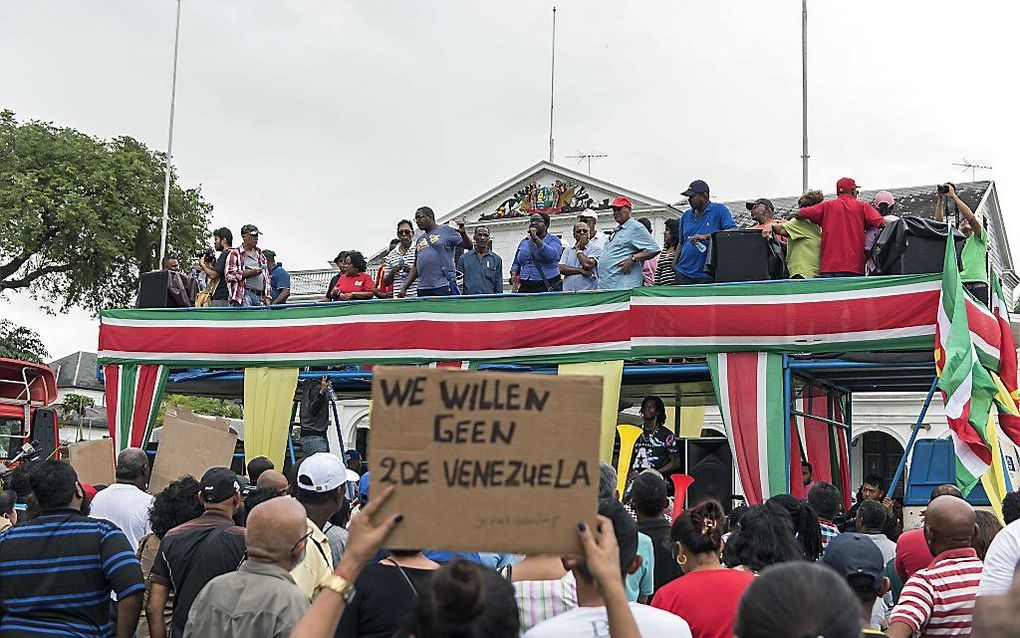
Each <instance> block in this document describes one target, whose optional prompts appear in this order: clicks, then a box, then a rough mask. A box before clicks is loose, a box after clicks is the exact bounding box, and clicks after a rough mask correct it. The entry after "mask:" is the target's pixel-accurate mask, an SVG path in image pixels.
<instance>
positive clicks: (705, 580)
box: [652, 500, 754, 638]
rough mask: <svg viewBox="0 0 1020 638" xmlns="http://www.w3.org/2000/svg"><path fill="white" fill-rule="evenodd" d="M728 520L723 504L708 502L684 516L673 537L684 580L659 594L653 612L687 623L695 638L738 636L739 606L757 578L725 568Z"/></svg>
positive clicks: (654, 599) (670, 585)
mask: <svg viewBox="0 0 1020 638" xmlns="http://www.w3.org/2000/svg"><path fill="white" fill-rule="evenodd" d="M725 524H726V514H725V513H724V512H723V508H722V506H721V505H720V504H719V502H718V501H714V500H708V501H702V502H701V503H698V504H697V505H695V506H694V507H692V508H690V509H687V510H685V511H684V512H683V513H682V514H680V516H678V517H677V519H676V521H675V522H674V523H673V529H672V530H671V532H670V538H671V539H672V540H673V546H674V548H673V551H674V554H675V556H676V562H677V563H678V564H679V565H680V569H682V570H683V572H684V575H683V576H681V577H680V578H677V579H676V580H674V581H673V582H671V583H669V584H667V585H666V586H664V587H662V588H661V589H659V591H658V592H656V594H655V598H653V599H652V607H657V608H659V609H662V610H665V611H668V612H671V613H674V614H676V615H677V616H680V617H681V618H683V619H684V620H686V621H687V624H688V625H690V627H691V635H692V637H693V638H723V637H729V636H732V635H733V623H734V620H735V619H736V617H737V604H738V603H739V602H740V597H741V595H743V593H744V590H745V589H747V587H748V586H749V585H750V584H751V582H752V581H753V580H754V574H751V573H750V572H747V571H743V570H736V569H727V568H726V567H724V566H723V565H722V562H721V561H720V558H719V554H720V552H721V551H722V545H723V543H722V534H723V528H724V526H725Z"/></svg>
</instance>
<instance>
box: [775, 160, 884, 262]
mask: <svg viewBox="0 0 1020 638" xmlns="http://www.w3.org/2000/svg"><path fill="white" fill-rule="evenodd" d="M857 192H858V190H857V183H856V182H855V181H854V180H852V179H850V178H849V177H844V178H842V179H840V180H839V181H838V182H836V199H830V200H828V201H825V202H822V203H820V204H815V205H814V206H808V207H807V208H801V209H800V210H798V211H796V212H794V213H793V215H794V217H800V218H802V219H806V220H808V221H812V222H815V223H816V224H818V225H819V226H821V227H822V254H821V260H820V261H821V264H820V270H821V274H822V277H859V276H861V275H863V274H864V229H865V228H868V227H872V228H873V227H878V226H884V225H885V224H886V222H885V220H883V219H882V216H881V215H879V214H878V211H877V210H875V209H874V207H873V206H872V205H871V204H869V203H867V202H862V201H860V200H858V199H857Z"/></svg>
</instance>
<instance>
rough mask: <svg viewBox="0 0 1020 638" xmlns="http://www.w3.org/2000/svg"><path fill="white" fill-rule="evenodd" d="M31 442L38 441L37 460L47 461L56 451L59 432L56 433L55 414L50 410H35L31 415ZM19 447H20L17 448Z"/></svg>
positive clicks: (54, 411)
mask: <svg viewBox="0 0 1020 638" xmlns="http://www.w3.org/2000/svg"><path fill="white" fill-rule="evenodd" d="M30 431H31V433H32V436H31V437H30V440H31V441H38V443H39V446H38V448H37V449H38V450H39V458H42V459H48V458H50V456H51V455H52V454H53V451H54V450H56V449H57V446H58V445H59V444H60V443H59V436H60V434H59V432H58V431H57V412H56V410H53V409H51V408H36V410H35V412H33V413H32V429H31V430H30ZM19 447H20V446H19Z"/></svg>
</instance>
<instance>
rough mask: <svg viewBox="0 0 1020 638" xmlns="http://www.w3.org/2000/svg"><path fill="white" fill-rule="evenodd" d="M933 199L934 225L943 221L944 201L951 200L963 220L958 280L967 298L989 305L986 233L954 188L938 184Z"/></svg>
mask: <svg viewBox="0 0 1020 638" xmlns="http://www.w3.org/2000/svg"><path fill="white" fill-rule="evenodd" d="M937 190H938V192H937V193H936V196H935V221H938V222H941V221H945V214H944V213H945V210H946V201H947V200H951V201H952V202H953V203H954V204H956V210H957V211H959V213H960V216H961V217H963V219H962V220H960V221H959V228H960V232H962V233H963V236H964V237H966V238H967V239H966V241H964V242H963V252H962V253H961V254H960V261H961V262H962V266H963V267H962V269H961V270H960V279H962V280H963V287H964V288H966V289H967V290H968V291H970V294H972V295H974V297H975V298H976V299H977V300H978V301H980V302H981V303H983V304H984V305H985V306H987V305H988V238H987V236H986V235H985V229H984V227H983V226H982V225H981V220H980V219H978V217H977V215H975V214H974V211H972V210H971V209H970V206H968V205H967V204H966V202H964V201H963V200H962V199H960V196H959V195H958V194H957V192H956V185H955V184H951V183H946V184H941V185H939V187H938V189H937Z"/></svg>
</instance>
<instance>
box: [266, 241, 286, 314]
mask: <svg viewBox="0 0 1020 638" xmlns="http://www.w3.org/2000/svg"><path fill="white" fill-rule="evenodd" d="M262 254H263V255H265V256H266V268H268V269H269V283H270V284H271V285H272V287H273V293H272V295H271V296H270V299H271V300H272V301H270V303H271V304H273V305H274V306H275V305H276V304H281V303H287V298H288V297H290V273H289V272H287V271H286V270H284V269H283V264H281V263H280V262H278V261H276V251H274V250H263V251H262Z"/></svg>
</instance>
